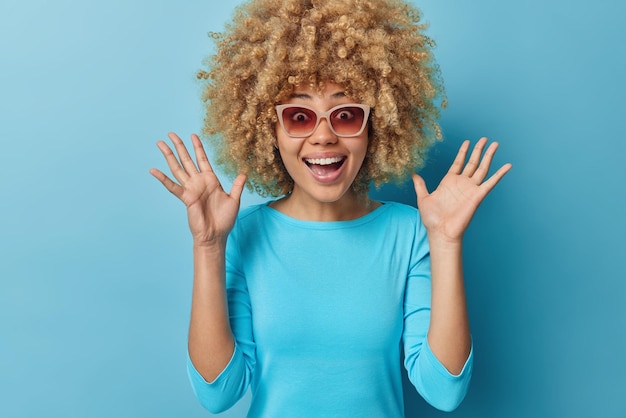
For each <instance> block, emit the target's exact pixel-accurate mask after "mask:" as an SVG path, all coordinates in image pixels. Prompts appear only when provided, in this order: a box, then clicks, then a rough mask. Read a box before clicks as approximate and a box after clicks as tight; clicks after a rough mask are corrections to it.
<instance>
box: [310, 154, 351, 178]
mask: <svg viewBox="0 0 626 418" xmlns="http://www.w3.org/2000/svg"><path fill="white" fill-rule="evenodd" d="M345 161H346V159H345V157H331V158H306V159H305V160H304V163H305V164H306V165H307V166H308V167H309V169H310V170H311V171H312V172H313V173H314V174H315V175H317V176H321V177H324V176H327V175H329V174H332V173H334V172H335V171H337V170H339V169H340V168H341V166H342V165H343V163H344V162H345Z"/></svg>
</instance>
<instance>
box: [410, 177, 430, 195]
mask: <svg viewBox="0 0 626 418" xmlns="http://www.w3.org/2000/svg"><path fill="white" fill-rule="evenodd" d="M412 177H413V185H414V186H415V194H417V198H418V199H421V198H424V197H426V196H428V189H427V188H426V183H425V182H424V179H423V178H422V176H420V175H419V174H415V173H414V174H413V176H412Z"/></svg>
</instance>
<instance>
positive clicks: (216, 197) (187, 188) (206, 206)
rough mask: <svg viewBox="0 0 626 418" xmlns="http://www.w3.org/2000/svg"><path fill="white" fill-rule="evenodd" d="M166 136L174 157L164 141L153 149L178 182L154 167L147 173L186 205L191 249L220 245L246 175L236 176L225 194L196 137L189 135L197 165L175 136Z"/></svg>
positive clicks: (231, 218)
mask: <svg viewBox="0 0 626 418" xmlns="http://www.w3.org/2000/svg"><path fill="white" fill-rule="evenodd" d="M168 136H169V138H170V139H171V141H172V143H173V144H174V147H175V148H176V153H177V154H178V158H176V155H174V152H173V151H172V150H171V148H170V147H169V146H168V145H167V144H166V143H165V142H163V141H159V142H158V143H157V146H158V147H159V149H160V150H161V152H162V153H163V156H164V157H165V160H166V161H167V165H168V166H169V168H170V170H171V171H172V174H173V175H174V177H175V178H176V180H178V183H176V182H175V181H172V180H171V179H170V178H169V177H168V176H167V175H165V174H164V173H163V172H162V171H160V170H157V169H156V168H153V169H151V170H150V174H152V175H153V176H154V177H156V179H157V180H159V181H160V182H161V183H162V184H163V186H165V188H166V189H167V190H169V191H170V192H171V193H172V194H173V195H174V196H176V197H177V198H179V199H180V200H181V201H182V202H183V203H184V204H185V206H187V217H188V221H189V229H190V230H191V235H192V237H193V241H194V246H196V247H203V246H207V247H210V246H214V245H224V244H225V243H226V237H227V236H228V233H229V232H230V230H231V229H232V228H233V225H234V224H235V219H236V218H237V213H238V211H239V202H240V198H241V193H242V191H243V188H244V185H245V183H246V175H245V174H240V175H239V176H237V178H235V181H234V182H233V186H232V189H231V191H230V194H228V193H226V192H225V191H224V189H223V188H222V185H221V183H220V181H219V179H218V178H217V176H216V175H215V173H214V172H213V169H212V167H211V164H210V163H209V159H208V158H207V156H206V152H205V151H204V147H203V146H202V142H201V141H200V138H198V136H197V135H195V134H194V135H192V136H191V141H192V143H193V148H194V153H195V156H196V161H197V166H196V164H195V163H194V161H193V159H192V158H191V156H190V155H189V152H188V151H187V148H186V147H185V144H183V141H182V140H181V139H180V138H179V137H178V135H176V134H174V133H170V134H169V135H168Z"/></svg>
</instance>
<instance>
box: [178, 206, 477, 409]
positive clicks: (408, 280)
mask: <svg viewBox="0 0 626 418" xmlns="http://www.w3.org/2000/svg"><path fill="white" fill-rule="evenodd" d="M226 285H227V295H228V306H229V316H230V321H231V327H232V330H233V334H234V337H235V350H234V353H233V356H232V358H231V360H230V362H229V364H228V365H227V366H226V368H225V369H224V370H223V371H222V373H221V374H220V375H219V376H218V377H217V378H216V379H215V381H213V382H210V383H209V382H206V381H205V380H204V379H203V378H202V376H201V375H200V374H199V373H198V372H197V370H196V369H195V368H194V366H193V364H192V363H191V361H190V360H189V361H188V372H189V377H190V380H191V383H192V387H193V389H194V392H195V394H196V396H197V397H198V399H199V400H200V402H201V404H202V405H203V406H204V407H206V408H207V409H208V410H210V411H212V412H215V413H217V412H221V411H223V410H226V409H228V408H230V407H231V406H232V405H233V404H234V403H235V402H236V401H237V400H239V399H240V398H241V397H242V396H243V395H244V393H245V392H246V390H247V388H248V386H250V388H251V391H252V401H251V406H250V410H249V413H248V416H249V417H291V416H293V417H303V416H306V417H316V416H319V417H355V416H359V417H361V416H363V417H370V416H371V417H402V416H404V402H403V394H402V379H401V370H400V367H401V363H400V361H401V360H400V355H401V348H403V349H404V355H405V367H406V369H407V371H408V376H409V379H410V380H411V382H412V383H413V385H414V386H415V387H416V389H417V390H418V392H419V393H420V394H421V395H422V396H423V397H424V399H426V401H428V402H429V403H430V404H432V405H433V406H434V407H436V408H438V409H442V410H452V409H454V408H456V407H457V406H458V404H459V403H460V402H461V401H462V400H463V398H464V397H465V394H466V392H467V388H468V384H469V381H470V377H471V372H472V358H473V355H472V353H470V356H469V358H468V360H467V362H466V364H465V367H464V369H463V371H462V372H461V374H460V375H458V376H455V375H452V374H450V373H449V372H448V371H447V370H446V369H445V367H444V366H443V365H442V364H441V363H440V362H439V361H438V360H437V358H436V357H435V356H434V354H433V353H432V351H431V350H430V348H429V346H428V341H427V339H426V334H427V331H428V326H429V322H430V295H431V280H430V256H429V247H428V240H427V236H426V230H425V228H424V226H423V225H422V223H421V220H420V217H419V212H418V211H417V210H416V209H415V208H412V207H410V206H406V205H402V204H398V203H391V202H388V203H385V204H384V205H382V206H381V207H379V208H378V209H376V210H374V211H373V212H371V213H369V214H367V215H365V216H363V217H361V218H359V219H356V220H352V221H341V222H311V221H300V220H296V219H293V218H290V217H288V216H286V215H284V214H282V213H280V212H278V211H276V210H274V209H272V208H270V207H269V206H267V205H266V204H263V205H257V206H252V207H250V208H247V209H245V210H243V211H242V212H241V213H240V215H239V217H238V220H237V222H236V224H235V227H234V228H233V231H232V232H231V235H230V236H229V238H228V244H227V254H226Z"/></svg>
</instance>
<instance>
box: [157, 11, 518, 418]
mask: <svg viewBox="0 0 626 418" xmlns="http://www.w3.org/2000/svg"><path fill="white" fill-rule="evenodd" d="M419 21H420V15H419V11H418V10H417V9H415V8H413V7H412V6H410V5H409V4H408V3H404V2H402V1H400V0H317V1H314V0H308V1H307V0H305V1H303V0H284V1H275V0H252V1H250V2H248V3H246V4H245V5H243V6H241V7H240V8H239V9H238V11H237V14H236V16H235V18H234V21H233V24H232V25H230V26H228V27H227V31H226V32H225V33H224V34H221V35H215V38H217V40H218V52H217V54H216V55H215V56H214V57H212V59H211V61H210V62H209V70H208V71H206V72H204V71H203V72H201V73H200V74H199V77H200V78H201V79H205V80H208V82H207V84H206V90H205V100H206V103H207V117H206V121H205V122H206V124H205V134H207V136H208V137H209V139H211V140H212V141H213V145H214V146H215V147H216V150H217V152H218V163H220V164H221V165H222V168H223V169H224V171H225V172H226V173H228V174H232V175H236V177H235V179H234V182H233V186H232V189H231V191H230V193H226V192H225V191H224V190H223V189H222V187H221V184H220V182H219V180H218V178H217V177H216V175H215V174H214V172H213V169H212V167H211V164H210V163H209V160H208V159H207V156H206V154H205V151H204V149H203V145H202V142H201V141H200V139H199V137H198V136H196V135H193V136H192V145H193V148H194V154H195V161H194V159H193V158H192V157H191V155H190V154H189V152H188V151H187V149H186V147H185V145H184V143H183V142H182V140H181V139H180V138H179V137H178V136H176V135H175V134H170V135H169V137H170V139H171V141H172V142H173V144H174V147H175V149H176V154H177V155H178V156H176V154H174V152H173V151H172V149H171V148H170V147H169V146H168V145H166V144H165V143H164V142H162V141H160V142H159V143H158V147H159V149H160V150H161V151H162V153H163V155H164V156H165V159H166V161H167V164H168V166H169V168H170V170H171V171H172V174H173V176H174V178H175V180H176V181H173V180H172V179H170V178H169V177H168V176H166V175H165V174H163V173H162V172H161V171H159V170H157V169H152V170H151V173H152V174H153V175H154V176H155V177H156V178H157V179H158V180H159V181H160V182H161V183H163V185H164V186H165V187H166V188H167V189H168V190H169V191H170V192H172V193H173V194H174V195H175V196H176V197H177V198H179V199H180V200H181V201H182V202H183V203H184V204H185V205H186V207H187V216H188V220H189V227H190V229H191V233H192V237H193V244H194V245H193V252H194V286H193V299H192V312H191V321H190V329H189V362H188V370H189V376H190V380H191V382H192V386H193V388H194V391H195V393H196V395H197V397H198V398H199V400H200V402H201V403H202V404H203V405H204V406H205V407H206V408H207V409H209V410H211V411H213V412H220V411H223V410H225V409H228V408H229V407H230V406H232V405H233V404H234V403H235V402H236V401H237V400H238V399H239V398H240V397H241V396H243V394H244V393H245V392H246V390H247V388H248V387H250V388H251V391H252V401H251V407H250V411H249V416H253V417H257V416H259V417H261V416H263V417H277V416H279V417H289V416H294V417H302V416H320V417H329V416H337V417H347V416H373V417H401V416H403V413H404V412H403V398H402V397H403V394H402V385H401V373H400V367H401V364H400V358H401V349H402V350H404V357H405V367H406V369H407V371H408V376H409V378H410V380H411V382H412V383H413V384H414V385H415V387H416V389H417V390H418V392H419V393H420V394H421V395H422V396H423V397H424V398H425V399H426V400H427V401H428V402H429V403H431V404H432V405H433V406H435V407H436V408H439V409H442V410H452V409H454V408H456V407H457V406H458V404H459V403H460V402H461V401H462V399H463V398H464V396H465V394H466V391H467V387H468V384H469V380H470V377H471V371H472V358H473V354H472V342H471V337H470V329H469V321H468V317H467V309H466V301H465V291H464V286H463V266H462V237H463V233H464V231H465V230H466V228H467V226H468V224H469V222H470V220H471V218H472V216H473V214H474V212H475V210H476V209H477V207H478V205H479V204H480V202H481V201H482V200H483V199H484V198H485V196H486V195H487V194H488V193H489V191H490V190H491V189H492V188H493V187H494V186H495V185H496V183H497V182H498V181H499V180H500V179H501V178H502V177H503V176H504V175H505V173H506V172H507V171H508V170H509V169H510V167H511V166H510V164H507V165H504V166H502V167H501V168H500V169H498V170H497V171H496V172H495V173H494V174H493V175H492V176H491V177H488V171H489V168H490V165H491V161H492V158H493V155H494V153H495V151H496V148H497V144H496V143H491V144H490V145H489V146H487V139H486V138H482V139H480V140H479V141H478V142H477V143H476V145H475V146H474V147H473V149H472V150H471V151H470V149H469V148H470V144H469V142H468V141H466V142H464V143H463V144H462V145H461V147H460V149H459V152H458V155H457V157H456V159H455V160H454V162H453V163H452V166H451V168H450V170H449V172H448V173H447V175H446V176H445V177H444V179H443V180H442V182H441V184H440V185H439V187H438V188H437V189H436V190H435V191H434V192H432V193H429V192H428V191H427V189H426V186H425V184H424V181H423V180H422V179H421V177H419V176H418V175H416V174H413V180H414V184H415V190H416V193H417V206H418V208H419V212H418V211H417V210H416V209H414V208H412V207H409V206H405V205H401V204H397V203H393V202H377V201H373V200H371V199H370V198H369V197H368V193H367V191H368V187H369V185H370V184H371V183H374V184H380V183H382V182H385V181H389V180H391V179H398V178H400V179H401V178H403V177H405V176H407V175H408V174H409V173H411V172H413V171H414V170H415V169H416V168H418V167H419V166H420V165H421V164H422V162H423V159H424V155H425V152H426V150H427V148H428V146H429V145H430V144H431V143H432V140H433V138H436V137H438V136H439V135H440V134H439V127H438V125H437V122H436V118H437V116H438V107H437V103H440V100H441V93H442V88H441V84H440V82H439V74H438V71H437V67H436V65H435V64H434V61H433V58H432V54H431V51H430V50H431V47H432V41H431V40H430V39H429V38H427V37H426V36H425V35H424V34H423V30H424V27H423V25H421V24H420V23H419ZM239 173H241V174H239ZM237 174H238V175H237ZM246 182H247V183H248V185H249V186H250V187H251V188H253V189H255V190H256V191H258V192H259V193H261V194H262V195H265V196H273V197H274V199H273V200H270V201H269V202H268V203H265V204H261V205H256V206H253V207H250V208H246V209H244V210H242V211H241V212H239V199H240V196H241V193H242V191H243V188H244V186H245V184H246Z"/></svg>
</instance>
